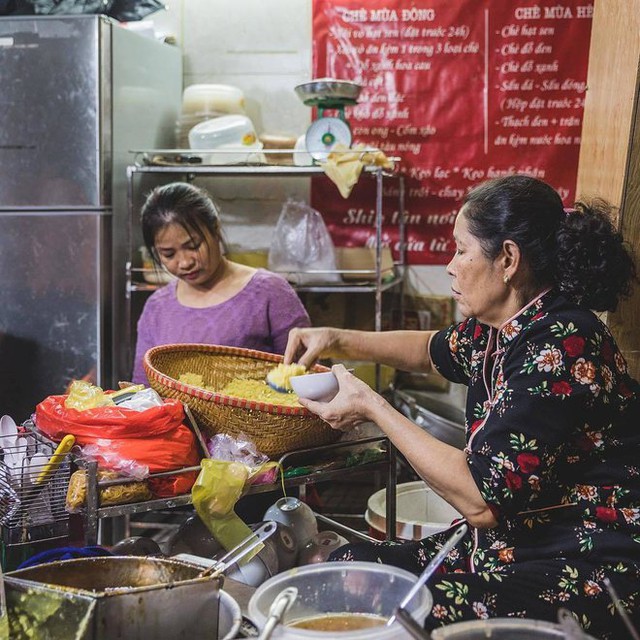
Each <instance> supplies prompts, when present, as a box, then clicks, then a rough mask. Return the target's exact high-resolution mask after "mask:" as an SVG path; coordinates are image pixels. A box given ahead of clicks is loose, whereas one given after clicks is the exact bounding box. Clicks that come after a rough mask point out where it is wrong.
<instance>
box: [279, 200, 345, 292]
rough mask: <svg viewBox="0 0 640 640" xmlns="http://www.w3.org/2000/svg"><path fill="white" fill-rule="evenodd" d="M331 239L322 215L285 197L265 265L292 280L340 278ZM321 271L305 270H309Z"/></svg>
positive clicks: (317, 280)
mask: <svg viewBox="0 0 640 640" xmlns="http://www.w3.org/2000/svg"><path fill="white" fill-rule="evenodd" d="M336 265H337V262H336V252H335V248H334V246H333V240H332V239H331V235H330V234H329V230H328V229H327V225H326V224H325V223H324V220H323V219H322V215H321V214H320V212H319V211H316V210H315V209H313V208H312V207H310V206H309V205H308V204H306V203H305V202H299V201H297V200H292V199H291V198H290V199H288V200H287V201H286V202H285V203H284V205H283V207H282V211H281V213H280V217H279V218H278V222H277V224H276V228H275V231H274V235H273V241H272V242H271V248H270V250H269V269H270V270H271V271H280V272H284V273H286V274H287V278H288V279H290V280H293V281H295V282H296V284H310V283H314V282H340V281H341V278H340V275H339V274H337V273H335V271H337V266H336ZM314 271H315V272H323V273H309V272H314Z"/></svg>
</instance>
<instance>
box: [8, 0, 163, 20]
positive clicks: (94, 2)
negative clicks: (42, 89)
mask: <svg viewBox="0 0 640 640" xmlns="http://www.w3.org/2000/svg"><path fill="white" fill-rule="evenodd" d="M164 8H165V5H164V4H163V3H162V2H161V1H160V0H0V15H5V16H6V15H33V14H36V15H74V14H99V13H100V14H104V15H106V16H109V17H111V18H115V19H116V20H120V21H122V22H134V21H136V20H142V18H145V17H146V16H148V15H149V14H151V13H154V12H155V11H159V10H160V9H164Z"/></svg>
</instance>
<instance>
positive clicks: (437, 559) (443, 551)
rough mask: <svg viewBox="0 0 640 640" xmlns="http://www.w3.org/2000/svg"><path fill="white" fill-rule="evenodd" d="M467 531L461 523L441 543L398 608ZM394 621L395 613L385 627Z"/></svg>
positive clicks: (416, 590)
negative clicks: (438, 549) (440, 546)
mask: <svg viewBox="0 0 640 640" xmlns="http://www.w3.org/2000/svg"><path fill="white" fill-rule="evenodd" d="M465 533H467V525H466V524H461V525H460V526H459V527H458V528H457V529H456V530H455V531H454V532H453V534H451V536H450V537H449V539H448V540H447V541H446V542H445V543H444V544H443V545H442V548H441V549H440V551H438V553H436V555H435V556H433V558H432V559H431V562H429V564H428V565H427V566H426V567H425V569H424V571H423V572H422V573H421V574H420V577H419V578H418V580H417V581H416V583H415V584H414V585H413V587H411V589H409V592H408V593H407V595H406V596H405V597H404V598H403V599H402V602H400V604H399V605H398V609H404V608H405V607H406V606H407V605H408V604H409V602H411V600H412V599H413V597H414V596H415V595H416V593H418V591H420V589H421V588H422V587H423V586H424V585H425V583H426V582H427V580H428V579H429V578H430V577H431V576H432V575H433V574H434V573H435V571H436V569H437V568H438V567H439V566H440V565H441V564H442V563H443V561H444V559H445V558H446V557H447V555H448V554H449V551H451V549H453V547H455V546H456V545H457V544H458V542H460V539H461V538H462V537H463V536H464V535H465ZM395 621H396V614H395V613H394V614H393V615H392V616H391V617H390V618H389V619H388V620H387V627H388V626H390V625H392V624H393V623H394V622H395Z"/></svg>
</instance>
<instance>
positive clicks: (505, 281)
mask: <svg viewBox="0 0 640 640" xmlns="http://www.w3.org/2000/svg"><path fill="white" fill-rule="evenodd" d="M502 282H504V283H505V284H509V276H508V275H507V274H506V273H505V274H504V277H503V278H502Z"/></svg>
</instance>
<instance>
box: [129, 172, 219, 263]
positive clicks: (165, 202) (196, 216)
mask: <svg viewBox="0 0 640 640" xmlns="http://www.w3.org/2000/svg"><path fill="white" fill-rule="evenodd" d="M140 219H141V226H142V238H143V239H144V244H145V246H146V247H147V250H148V251H149V253H150V254H151V255H152V256H153V259H154V260H155V262H156V263H157V264H160V260H159V258H158V255H157V252H156V250H155V246H154V245H155V240H156V235H157V233H158V231H160V230H161V229H163V228H164V227H166V226H167V225H169V224H179V225H180V226H182V227H183V228H184V229H185V231H186V232H187V233H188V234H189V235H190V236H191V237H192V238H199V239H202V240H204V241H205V242H207V240H208V239H209V238H214V239H218V240H220V241H222V234H221V230H220V216H219V212H218V209H217V207H216V205H215V204H214V203H213V201H212V200H211V198H210V197H209V194H208V193H207V192H206V191H204V189H200V188H199V187H196V186H195V185H192V184H189V183H187V182H172V183H170V184H166V185H163V186H161V187H156V188H155V189H154V190H153V191H152V192H151V193H150V194H149V195H148V196H147V199H146V200H145V203H144V205H143V206H142V211H141V213H140Z"/></svg>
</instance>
